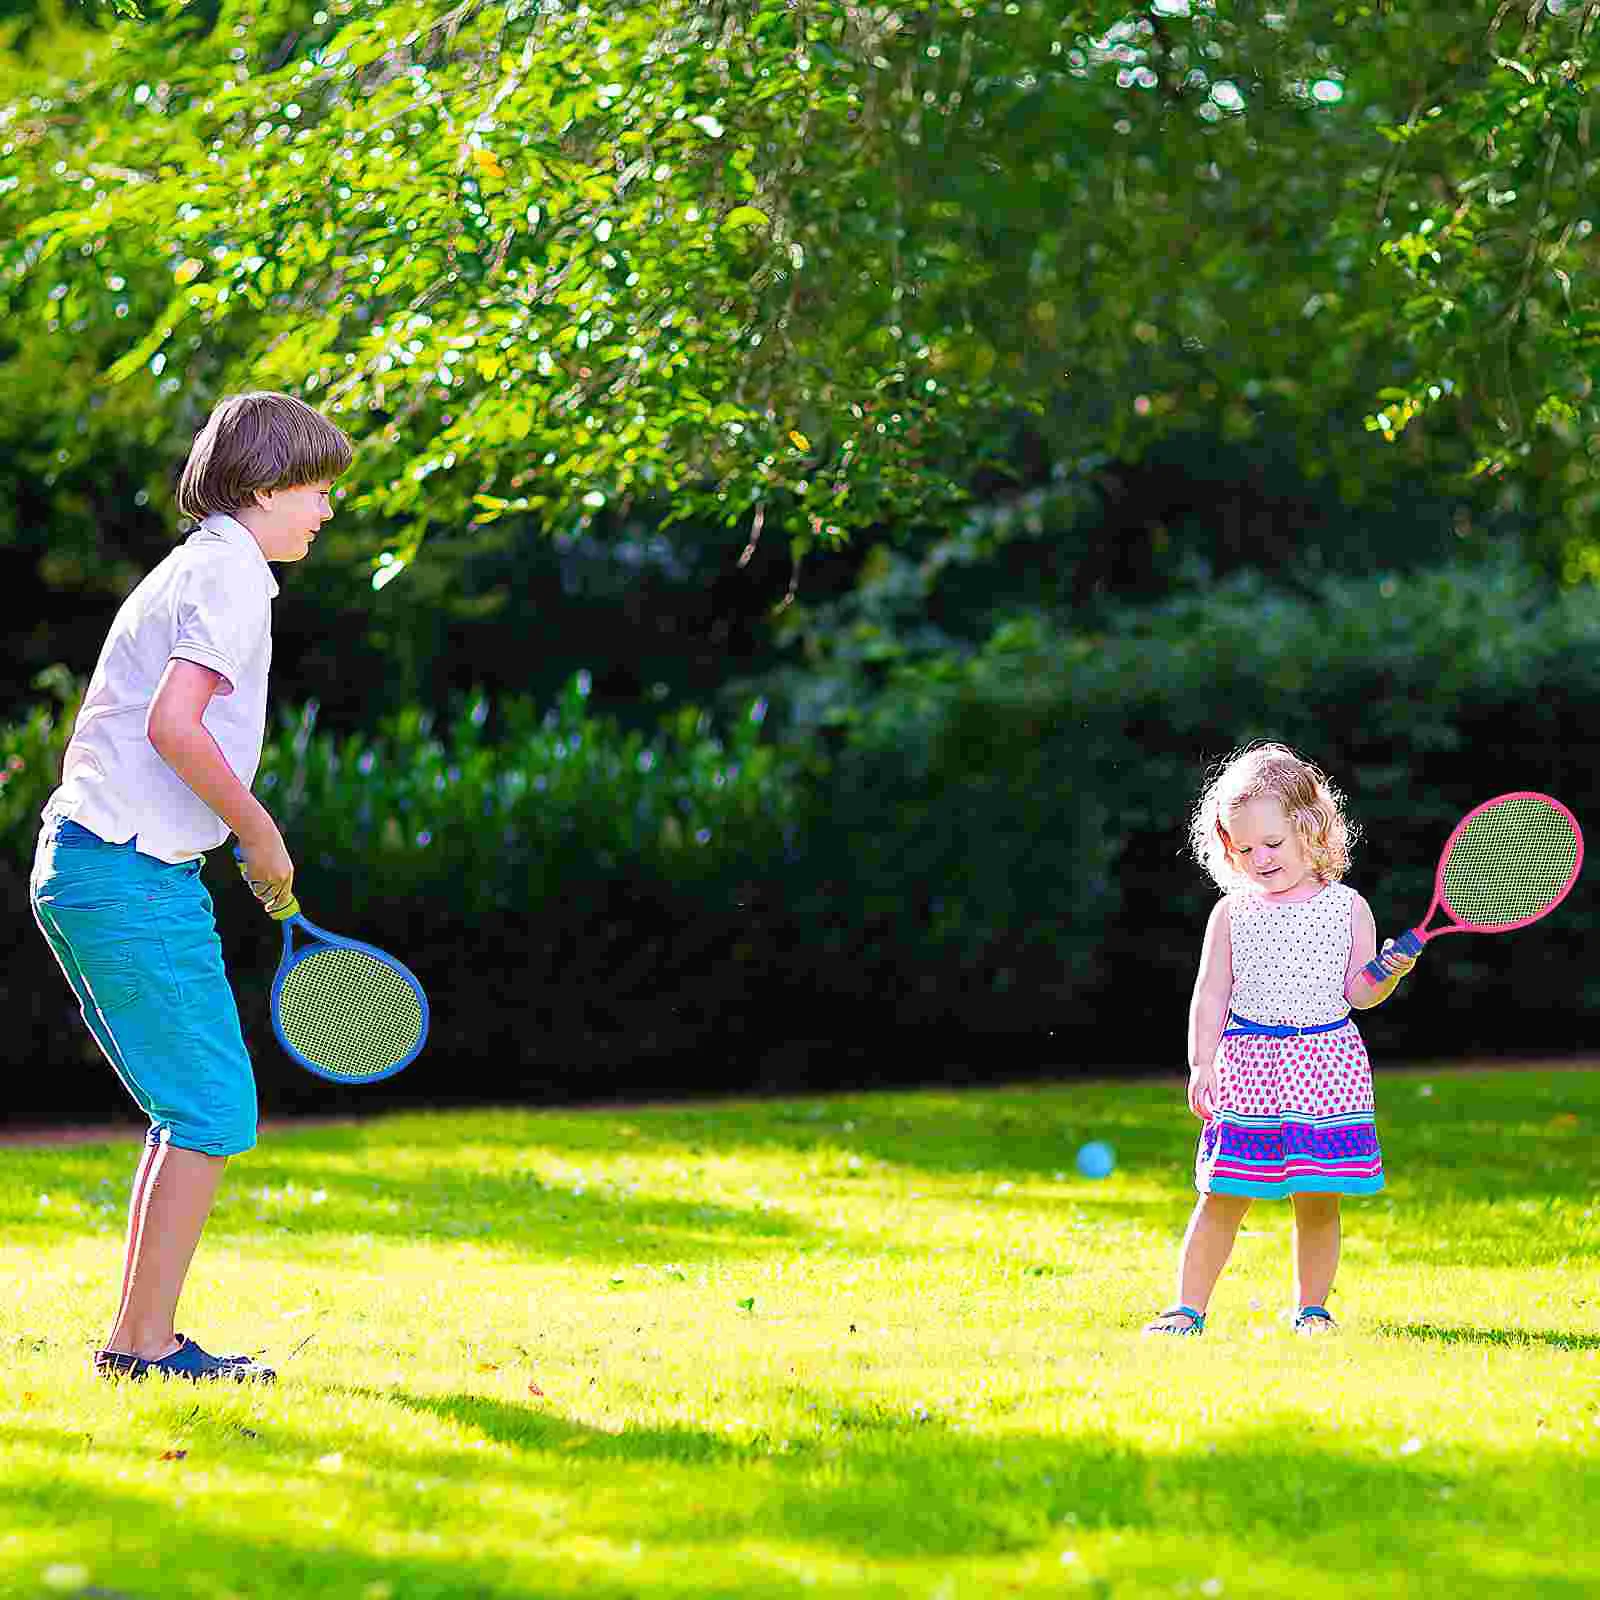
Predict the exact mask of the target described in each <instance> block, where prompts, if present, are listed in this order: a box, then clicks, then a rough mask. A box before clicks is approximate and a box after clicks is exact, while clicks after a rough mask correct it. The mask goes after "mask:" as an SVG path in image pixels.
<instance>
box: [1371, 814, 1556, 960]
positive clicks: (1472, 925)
mask: <svg viewBox="0 0 1600 1600" xmlns="http://www.w3.org/2000/svg"><path fill="white" fill-rule="evenodd" d="M1508 800H1539V801H1542V802H1543V803H1544V804H1545V805H1547V806H1549V807H1550V808H1551V809H1552V810H1554V811H1559V812H1560V813H1561V815H1562V816H1564V817H1565V818H1566V819H1567V822H1568V823H1569V824H1570V825H1571V828H1572V838H1573V842H1574V844H1575V846H1576V849H1575V851H1574V853H1573V859H1572V871H1571V873H1570V874H1569V875H1568V877H1567V881H1566V882H1565V883H1564V884H1562V886H1561V889H1560V891H1559V892H1558V893H1557V894H1556V895H1555V896H1554V897H1553V898H1552V899H1551V900H1550V902H1549V903H1548V904H1547V905H1545V906H1542V907H1541V908H1540V909H1539V910H1538V911H1536V912H1534V914H1533V915H1532V916H1531V917H1519V918H1518V919H1517V920H1516V921H1515V922H1466V921H1463V920H1462V919H1461V918H1460V917H1458V916H1456V914H1455V911H1454V909H1453V908H1452V907H1451V905H1450V902H1449V901H1448V900H1447V899H1446V898H1445V893H1444V872H1445V867H1446V866H1447V865H1448V864H1449V861H1450V852H1451V850H1453V849H1454V848H1455V842H1456V840H1457V839H1459V838H1460V837H1461V835H1462V834H1463V833H1464V832H1465V831H1466V829H1467V827H1468V826H1469V824H1470V823H1471V822H1472V820H1473V818H1475V817H1477V816H1479V815H1480V814H1481V813H1483V812H1485V811H1488V810H1489V809H1490V808H1491V807H1493V806H1500V805H1504V804H1505V803H1506V801H1508ZM1582 870H1583V829H1582V828H1580V827H1579V826H1578V819H1577V818H1576V817H1575V816H1573V814H1572V812H1571V811H1569V810H1568V809H1567V807H1566V806H1564V805H1562V803H1561V802H1560V801H1559V800H1557V799H1556V798H1555V796H1554V795H1549V794H1543V793H1541V792H1540V791H1539V790H1537V789H1512V790H1510V791H1508V792H1507V793H1505V794H1497V795H1495V796H1494V797H1493V798H1492V799H1490V800H1484V801H1482V802H1481V803H1480V804H1478V805H1475V806H1474V807H1473V808H1472V809H1471V810H1470V811H1469V812H1468V813H1467V814H1466V815H1465V816H1464V817H1463V818H1462V819H1461V820H1460V821H1459V822H1458V823H1457V824H1456V825H1455V827H1454V828H1452V829H1451V831H1450V837H1449V838H1448V839H1446V840H1445V842H1444V848H1443V849H1442V850H1441V851H1440V852H1439V865H1438V866H1437V867H1436V868H1435V869H1434V874H1433V901H1432V903H1431V904H1430V905H1429V907H1428V914H1427V916H1425V917H1424V918H1423V919H1422V921H1421V922H1419V923H1418V924H1417V925H1416V927H1414V928H1408V929H1407V930H1406V931H1405V932H1404V933H1402V934H1401V935H1400V937H1399V938H1398V939H1396V940H1395V941H1394V943H1393V944H1392V945H1390V947H1389V949H1388V951H1387V952H1384V951H1380V952H1379V953H1378V954H1377V955H1376V956H1374V957H1373V958H1372V960H1371V961H1369V962H1368V963H1367V964H1366V965H1365V966H1364V967H1363V968H1362V969H1361V970H1362V971H1363V972H1364V973H1365V974H1366V975H1367V977H1368V978H1369V979H1370V980H1371V981H1372V982H1373V983H1385V982H1387V981H1388V979H1389V978H1390V977H1391V976H1392V974H1390V973H1389V972H1388V971H1387V970H1386V969H1385V967H1384V965H1383V958H1384V955H1385V954H1389V955H1402V956H1412V957H1416V956H1418V955H1420V954H1421V953H1422V947H1423V946H1424V945H1425V944H1426V943H1427V942H1428V941H1429V940H1430V939H1437V938H1440V937H1441V936H1442V935H1444V934H1447V933H1511V932H1513V931H1515V930H1516V929H1517V928H1526V927H1528V926H1529V925H1530V924H1532V923H1535V922H1538V921H1539V920H1540V919H1541V918H1543V917H1547V916H1549V915H1550V913H1551V912H1552V911H1554V910H1555V908H1556V907H1557V906H1558V905H1560V904H1561V902H1562V901H1563V900H1565V899H1566V898H1567V896H1568V895H1569V894H1570V893H1571V892H1572V886H1573V884H1575V883H1576V882H1577V881H1578V874H1579V873H1580V872H1581V871H1582ZM1440 906H1443V907H1444V910H1445V915H1446V916H1447V917H1449V918H1450V921H1449V922H1447V923H1446V924H1445V925H1444V926H1443V927H1439V928H1430V927H1429V926H1428V923H1429V922H1430V921H1431V920H1432V919H1433V914H1434V912H1435V911H1437V910H1438V909H1439V907H1440Z"/></svg>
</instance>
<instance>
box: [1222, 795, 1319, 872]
mask: <svg viewBox="0 0 1600 1600" xmlns="http://www.w3.org/2000/svg"><path fill="white" fill-rule="evenodd" d="M1222 825H1223V827H1224V828H1225V829H1226V830H1227V833H1228V838H1229V840H1230V841H1231V843H1232V846H1233V849H1232V851H1231V854H1232V857H1233V863H1234V865H1235V866H1236V867H1238V868H1239V870H1240V871H1241V872H1243V873H1244V874H1245V875H1246V876H1247V877H1248V878H1249V879H1250V881H1251V882H1252V883H1254V884H1256V885H1257V886H1258V887H1259V888H1261V889H1263V890H1265V891H1266V892H1267V893H1268V894H1287V893H1288V891H1289V890H1291V889H1298V888H1299V887H1300V885H1301V884H1303V883H1307V882H1314V881H1315V880H1316V872H1315V871H1314V869H1313V868H1312V865H1311V859H1310V857H1309V856H1308V855H1307V854H1306V851H1305V846H1304V845H1303V844H1302V843H1301V841H1300V835H1299V833H1298V831H1297V830H1296V829H1295V828H1294V826H1293V825H1292V824H1291V823H1290V821H1289V818H1288V817H1287V815H1286V814H1285V813H1284V809H1283V806H1282V805H1281V804H1280V803H1279V801H1277V800H1276V799H1274V798H1273V796H1271V795H1265V794H1264V795H1257V796H1256V798H1255V799H1253V800H1246V801H1244V802H1243V803H1242V804H1240V805H1237V806H1235V807H1234V808H1233V809H1232V810H1231V811H1229V812H1228V814H1227V816H1226V817H1224V818H1223V823H1222Z"/></svg>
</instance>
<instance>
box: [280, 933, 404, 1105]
mask: <svg viewBox="0 0 1600 1600" xmlns="http://www.w3.org/2000/svg"><path fill="white" fill-rule="evenodd" d="M297 927H298V928H301V929H303V930H304V931H305V932H306V933H308V934H310V935H311V940H312V941H313V942H310V943H307V944H303V945H301V946H300V948H299V949H298V950H296V949H295V947H294V930H295V929H296V928H297ZM320 945H327V946H330V947H332V948H333V949H335V950H359V951H360V952H361V953H362V954H363V955H368V956H373V957H375V958H376V959H377V960H379V961H381V962H382V963H383V964H384V965H385V966H386V967H388V968H389V969H390V970H391V971H393V972H396V973H398V974H399V975H400V977H401V978H403V979H404V980H405V982H406V983H408V984H409V985H410V986H411V991H412V993H413V994H415V995H416V997H417V1004H418V1005H419V1006H421V1007H422V1027H421V1028H420V1030H419V1031H418V1033H417V1042H416V1044H414V1045H413V1046H412V1047H411V1049H410V1050H409V1051H408V1052H407V1054H406V1055H405V1056H403V1057H402V1058H401V1059H400V1060H399V1061H397V1062H395V1063H394V1065H393V1066H390V1067H385V1068H384V1069H383V1070H382V1071H381V1072H372V1073H364V1074H362V1076H360V1077H358V1078H356V1077H351V1076H350V1074H349V1073H347V1072H330V1071H329V1070H328V1069H327V1068H326V1067H323V1066H320V1065H318V1063H316V1062H315V1061H311V1060H308V1059H307V1058H306V1057H305V1056H304V1055H302V1054H301V1052H300V1051H299V1050H297V1049H296V1048H295V1047H294V1045H292V1044H291V1043H290V1042H289V1040H288V1038H287V1037H286V1036H285V1034H284V1031H283V1022H282V1020H281V1018H280V1016H279V1011H278V1000H279V996H281V995H282V993H283V986H284V984H285V983H286V982H287V981H288V979H289V975H290V974H291V973H292V972H293V971H294V969H295V968H296V967H298V966H299V965H300V963H301V962H302V961H304V960H306V958H307V957H309V956H313V955H315V954H316V952H317V949H318V947H319V946H320ZM271 1012H272V1031H273V1033H274V1034H276V1035H277V1038H278V1043H279V1044H280V1045H281V1046H282V1047H283V1052H284V1054H285V1055H287V1056H288V1057H289V1059H290V1060H291V1061H293V1062H294V1064H295V1065H296V1066H297V1067H304V1068H305V1069H306V1071H307V1072H311V1073H315V1074H316V1076H317V1077H319V1078H324V1079H326V1080H327V1081H328V1082H329V1083H345V1084H349V1085H351V1086H352V1087H355V1088H359V1087H361V1085H362V1084H367V1083H381V1082H382V1081H383V1080H384V1079H385V1078H392V1077H393V1076H394V1075H395V1073H397V1072H399V1071H400V1070H401V1068H403V1067H409V1066H410V1065H411V1063H412V1062H413V1061H415V1060H416V1059H417V1057H418V1056H419V1055H421V1054H422V1047H423V1045H425V1044H426V1043H427V1042H428V1020H429V1018H428V996H427V994H426V992H425V991H424V990H423V987H422V985H421V984H420V983H419V982H418V981H417V975H416V974H415V973H414V972H413V971H412V970H411V969H410V967H408V966H407V965H406V964H405V963H404V962H403V961H398V960H396V959H395V957H394V956H392V955H390V954H389V952H388V951H387V950H380V949H378V947H377V946H376V945H371V944H363V943H362V941H361V940H360V939H347V938H345V937H344V935H343V934H339V933H329V932H328V930H327V929H326V928H319V927H318V926H317V925H316V923H314V922H311V921H308V920H307V919H306V918H305V917H303V916H302V915H300V913H299V912H295V913H294V914H293V915H292V916H288V917H285V918H284V919H283V957H282V959H281V960H280V961H279V962H278V970H277V972H276V973H275V974H274V975H273V979H272V1004H271Z"/></svg>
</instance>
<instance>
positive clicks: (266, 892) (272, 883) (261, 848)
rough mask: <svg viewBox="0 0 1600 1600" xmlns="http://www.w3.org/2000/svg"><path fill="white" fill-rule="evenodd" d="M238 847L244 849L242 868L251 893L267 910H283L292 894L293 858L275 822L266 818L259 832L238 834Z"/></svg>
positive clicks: (269, 911) (292, 896) (270, 911)
mask: <svg viewBox="0 0 1600 1600" xmlns="http://www.w3.org/2000/svg"><path fill="white" fill-rule="evenodd" d="M239 848H240V850H241V851H243V852H244V861H243V863H242V868H243V872H244V881H245V882H246V883H247V884H249V885H250V893H251V894H253V895H254V896H255V897H256V899H257V900H259V901H260V902H261V904H262V905H263V906H264V907H265V908H266V910H267V912H268V913H269V914H270V913H272V912H274V911H280V910H282V908H283V907H284V906H286V905H288V904H289V902H290V901H291V900H292V899H293V898H294V862H292V861H291V860H290V859H289V851H288V847H287V846H286V845H285V844H284V842H283V835H282V834H281V833H279V832H278V829H277V825H276V824H275V823H273V822H270V821H269V822H268V823H267V825H266V827H265V828H264V829H263V830H262V831H261V832H260V833H252V834H251V835H250V837H249V838H244V837H243V836H241V837H240V840H239Z"/></svg>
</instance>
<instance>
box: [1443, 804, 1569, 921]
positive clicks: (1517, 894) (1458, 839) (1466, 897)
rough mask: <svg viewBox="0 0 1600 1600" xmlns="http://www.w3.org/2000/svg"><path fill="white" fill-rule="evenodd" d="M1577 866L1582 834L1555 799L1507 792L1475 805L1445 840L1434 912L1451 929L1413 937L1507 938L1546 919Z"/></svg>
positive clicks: (1563, 894) (1565, 894) (1565, 889)
mask: <svg viewBox="0 0 1600 1600" xmlns="http://www.w3.org/2000/svg"><path fill="white" fill-rule="evenodd" d="M1582 866H1583V830H1582V829H1581V828H1579V826H1578V819H1577V818H1576V817H1575V816H1573V814H1572V813H1571V812H1570V811H1569V810H1568V809H1567V808H1566V807H1565V806H1564V805H1562V803H1561V802H1560V801H1559V800H1556V799H1554V798H1552V797H1551V796H1550V795H1547V794H1540V793H1538V792H1537V791H1535V790H1532V789H1518V790H1513V791H1512V792H1511V793H1509V794H1501V795H1496V796H1495V797H1494V799H1492V800H1485V801H1484V802H1483V804H1482V805H1479V806H1474V807H1473V808H1472V810H1471V811H1469V812H1468V813H1467V814H1466V816H1464V817H1463V818H1462V819H1461V821H1460V822H1459V823H1457V824H1456V828H1455V831H1454V832H1453V833H1452V834H1451V835H1450V837H1449V839H1447V840H1446V841H1445V847H1444V850H1443V851H1442V852H1441V853H1440V856H1439V869H1438V872H1437V873H1436V874H1435V877H1434V892H1433V905H1432V906H1430V907H1429V909H1428V916H1427V917H1426V918H1424V919H1423V921H1424V925H1425V924H1426V923H1427V921H1429V920H1430V919H1431V918H1432V916H1433V913H1434V911H1435V910H1443V912H1444V914H1445V915H1446V916H1447V917H1448V918H1449V919H1450V922H1451V924H1452V925H1451V926H1449V927H1441V928H1435V929H1433V930H1432V931H1431V932H1423V930H1422V929H1421V928H1419V929H1417V930H1416V931H1417V932H1418V933H1419V934H1421V936H1422V938H1423V939H1430V938H1434V937H1436V936H1437V935H1439V934H1442V933H1509V932H1510V931H1511V930H1512V929H1513V928H1525V927H1527V926H1528V924H1529V923H1530V922H1537V921H1538V920H1539V918H1540V917H1543V916H1547V915H1549V913H1550V912H1552V911H1554V910H1555V908H1556V907H1557V906H1558V905H1560V904H1561V902H1562V901H1563V900H1564V899H1566V897H1567V894H1568V892H1569V891H1570V890H1571V888H1572V886H1573V884H1574V883H1576V882H1577V881H1578V873H1579V871H1580V869H1581V868H1582Z"/></svg>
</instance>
